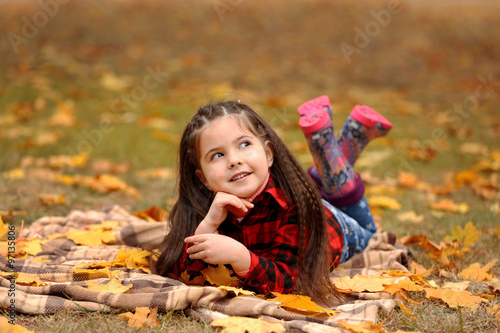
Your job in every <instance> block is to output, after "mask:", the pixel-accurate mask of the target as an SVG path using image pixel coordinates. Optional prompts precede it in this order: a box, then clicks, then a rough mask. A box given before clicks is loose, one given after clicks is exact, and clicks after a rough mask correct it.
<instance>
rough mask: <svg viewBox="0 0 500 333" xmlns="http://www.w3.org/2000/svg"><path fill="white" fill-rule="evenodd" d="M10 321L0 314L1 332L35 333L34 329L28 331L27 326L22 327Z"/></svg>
mask: <svg viewBox="0 0 500 333" xmlns="http://www.w3.org/2000/svg"><path fill="white" fill-rule="evenodd" d="M11 322H12V321H9V319H7V318H5V316H3V315H1V316H0V332H2V333H35V331H30V330H28V329H27V328H24V327H23V326H20V325H18V324H16V323H15V321H14V324H11Z"/></svg>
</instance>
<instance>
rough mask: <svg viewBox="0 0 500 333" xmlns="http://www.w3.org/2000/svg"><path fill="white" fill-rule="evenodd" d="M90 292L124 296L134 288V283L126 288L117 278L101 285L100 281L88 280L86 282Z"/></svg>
mask: <svg viewBox="0 0 500 333" xmlns="http://www.w3.org/2000/svg"><path fill="white" fill-rule="evenodd" d="M85 283H86V284H87V286H88V289H89V290H92V291H97V292H100V293H113V294H123V293H125V292H126V291H128V290H129V289H130V288H132V282H130V283H129V284H128V285H127V286H124V285H123V284H122V283H121V281H120V280H118V279H116V278H112V279H109V281H108V282H107V283H104V284H103V283H101V281H100V280H88V281H85Z"/></svg>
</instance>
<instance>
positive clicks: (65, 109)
mask: <svg viewBox="0 0 500 333" xmlns="http://www.w3.org/2000/svg"><path fill="white" fill-rule="evenodd" d="M75 124H76V120H75V102H73V101H72V100H67V101H64V102H59V103H58V104H57V107H56V110H55V112H54V113H53V114H52V116H51V117H50V118H49V119H48V120H47V125H49V126H63V127H73V126H75Z"/></svg>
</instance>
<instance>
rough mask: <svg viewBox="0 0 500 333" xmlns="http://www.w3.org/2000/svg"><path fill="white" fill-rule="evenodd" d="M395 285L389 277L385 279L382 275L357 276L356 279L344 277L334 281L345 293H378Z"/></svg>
mask: <svg viewBox="0 0 500 333" xmlns="http://www.w3.org/2000/svg"><path fill="white" fill-rule="evenodd" d="M393 283H394V280H393V279H391V278H389V277H383V276H381V275H380V274H374V275H359V274H357V275H355V276H354V277H352V278H351V277H349V276H343V277H341V278H340V279H337V280H335V281H334V284H335V287H337V289H338V290H339V291H341V292H343V293H346V294H351V293H359V292H363V291H371V292H378V291H382V290H384V289H385V287H386V286H388V285H391V284H393Z"/></svg>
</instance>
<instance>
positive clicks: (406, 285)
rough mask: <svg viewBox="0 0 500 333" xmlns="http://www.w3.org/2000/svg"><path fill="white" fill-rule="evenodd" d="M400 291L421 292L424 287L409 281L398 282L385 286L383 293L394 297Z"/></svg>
mask: <svg viewBox="0 0 500 333" xmlns="http://www.w3.org/2000/svg"><path fill="white" fill-rule="evenodd" d="M401 289H403V290H406V291H422V290H424V287H422V286H421V285H418V284H416V283H415V282H413V281H410V280H399V281H398V283H396V284H391V285H389V286H387V287H386V288H385V289H384V291H385V292H388V293H390V294H391V295H394V294H395V293H396V292H398V291H399V290H401Z"/></svg>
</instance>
